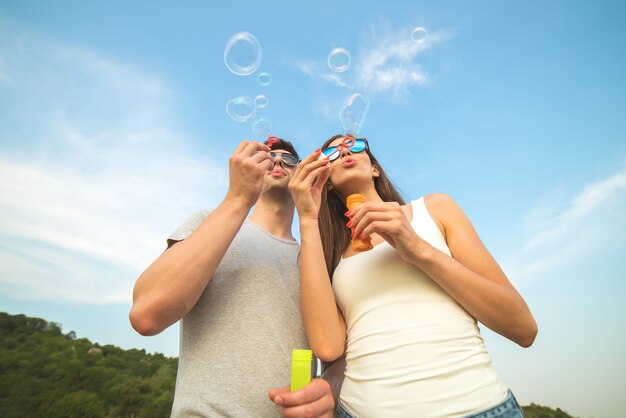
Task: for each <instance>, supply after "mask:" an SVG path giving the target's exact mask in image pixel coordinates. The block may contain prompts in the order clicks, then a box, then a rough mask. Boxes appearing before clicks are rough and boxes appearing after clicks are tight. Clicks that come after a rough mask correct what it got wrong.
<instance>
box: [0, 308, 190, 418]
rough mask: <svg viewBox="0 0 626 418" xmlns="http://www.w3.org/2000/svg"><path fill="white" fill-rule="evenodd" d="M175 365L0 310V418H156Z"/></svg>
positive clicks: (165, 409) (170, 389) (167, 407)
mask: <svg viewBox="0 0 626 418" xmlns="http://www.w3.org/2000/svg"><path fill="white" fill-rule="evenodd" d="M177 365H178V359H176V358H168V357H165V356H163V355H162V354H147V353H146V352H145V350H135V349H133V350H122V349H121V348H118V347H115V346H112V345H103V346H100V345H98V344H95V343H92V342H91V341H89V340H88V339H86V338H76V334H75V333H74V332H69V333H67V334H63V332H62V330H61V326H60V325H59V324H57V323H54V322H47V321H45V320H43V319H40V318H29V317H27V316H24V315H9V314H7V313H3V312H0V411H1V412H0V415H1V416H2V417H3V418H12V417H16V418H17V417H19V418H23V417H49V418H55V417H59V418H60V417H64V418H70V417H71V418H74V417H75V418H104V417H128V418H144V417H145V418H157V417H168V416H169V415H170V411H171V407H172V400H173V396H174V384H175V380H176V368H177Z"/></svg>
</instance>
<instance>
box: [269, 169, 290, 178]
mask: <svg viewBox="0 0 626 418" xmlns="http://www.w3.org/2000/svg"><path fill="white" fill-rule="evenodd" d="M286 175H287V173H285V172H284V171H282V170H279V169H276V168H275V169H273V170H272V171H271V172H270V176H279V177H285V176H286Z"/></svg>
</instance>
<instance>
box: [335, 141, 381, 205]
mask: <svg viewBox="0 0 626 418" xmlns="http://www.w3.org/2000/svg"><path fill="white" fill-rule="evenodd" d="M342 144H343V138H337V139H335V140H333V141H332V142H330V143H329V144H328V146H327V147H326V148H330V147H338V146H341V145H342ZM374 177H378V169H377V168H376V167H375V166H372V161H371V160H370V157H369V155H367V152H365V150H363V151H361V152H351V151H350V148H348V147H343V149H341V151H339V157H338V158H337V159H336V160H334V161H331V163H330V178H329V181H330V184H331V185H332V186H333V188H334V189H336V190H337V191H338V192H339V193H341V194H345V193H346V192H350V193H352V192H354V191H355V190H354V188H355V187H357V186H358V187H361V185H363V184H365V185H366V184H368V183H370V182H373V181H374Z"/></svg>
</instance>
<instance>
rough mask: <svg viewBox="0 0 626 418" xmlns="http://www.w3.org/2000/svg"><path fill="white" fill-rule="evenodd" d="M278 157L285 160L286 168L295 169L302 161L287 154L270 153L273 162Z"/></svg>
mask: <svg viewBox="0 0 626 418" xmlns="http://www.w3.org/2000/svg"><path fill="white" fill-rule="evenodd" d="M276 156H280V159H281V160H283V163H285V165H286V166H289V167H292V168H293V167H295V166H297V165H298V163H299V162H300V161H298V157H296V156H295V155H293V154H289V153H286V152H274V151H270V157H272V161H273V160H274V159H275V158H276Z"/></svg>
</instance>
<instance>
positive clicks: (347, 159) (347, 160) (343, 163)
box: [341, 157, 356, 167]
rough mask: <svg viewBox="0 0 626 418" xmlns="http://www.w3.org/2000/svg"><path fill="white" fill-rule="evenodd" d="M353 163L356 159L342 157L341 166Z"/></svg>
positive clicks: (349, 165)
mask: <svg viewBox="0 0 626 418" xmlns="http://www.w3.org/2000/svg"><path fill="white" fill-rule="evenodd" d="M355 164H356V160H355V159H354V158H352V157H345V158H344V159H343V162H342V163H341V165H342V166H343V167H352V166H353V165H355Z"/></svg>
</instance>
